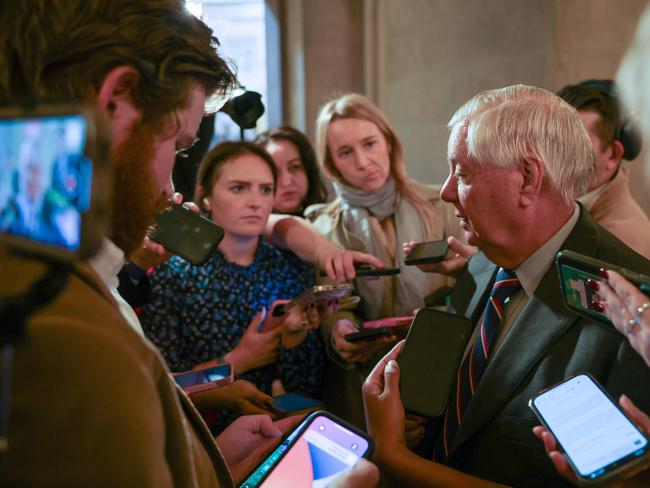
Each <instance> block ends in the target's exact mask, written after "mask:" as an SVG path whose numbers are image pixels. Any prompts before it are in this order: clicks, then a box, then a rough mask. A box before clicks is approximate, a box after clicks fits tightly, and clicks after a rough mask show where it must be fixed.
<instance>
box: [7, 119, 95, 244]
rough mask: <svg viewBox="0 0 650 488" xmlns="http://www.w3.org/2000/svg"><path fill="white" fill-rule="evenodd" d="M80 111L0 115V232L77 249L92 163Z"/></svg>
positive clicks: (83, 120)
mask: <svg viewBox="0 0 650 488" xmlns="http://www.w3.org/2000/svg"><path fill="white" fill-rule="evenodd" d="M87 130H88V128H87V119H86V118H85V117H84V116H83V115H82V114H63V115H50V116H44V117H38V118H36V117H30V118H2V119H0V140H2V141H5V142H6V144H5V145H4V147H3V149H2V151H1V152H0V167H1V168H2V174H3V178H2V179H0V232H2V233H4V234H10V235H12V236H16V237H21V238H25V239H28V240H31V241H36V242H38V243H41V244H45V245H48V246H58V247H63V248H65V249H67V250H69V251H73V252H74V251H77V250H78V249H79V247H80V245H81V235H82V233H81V221H82V218H81V216H82V214H83V213H84V212H85V211H86V210H88V208H89V206H90V190H91V172H92V166H91V162H90V160H89V159H87V158H86V156H85V151H86V136H87Z"/></svg>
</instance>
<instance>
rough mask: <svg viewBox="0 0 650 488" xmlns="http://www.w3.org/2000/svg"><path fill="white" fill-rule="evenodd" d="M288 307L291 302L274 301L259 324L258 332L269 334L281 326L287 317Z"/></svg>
mask: <svg viewBox="0 0 650 488" xmlns="http://www.w3.org/2000/svg"><path fill="white" fill-rule="evenodd" d="M290 306H291V300H275V301H274V302H273V303H272V304H271V308H270V309H269V312H268V313H267V314H266V317H264V320H263V321H262V323H261V324H260V327H259V331H260V332H269V331H272V330H273V329H275V328H276V327H279V326H280V325H282V324H283V323H284V321H285V319H286V317H287V312H288V311H289V307H290Z"/></svg>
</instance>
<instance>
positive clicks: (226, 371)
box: [173, 363, 234, 394]
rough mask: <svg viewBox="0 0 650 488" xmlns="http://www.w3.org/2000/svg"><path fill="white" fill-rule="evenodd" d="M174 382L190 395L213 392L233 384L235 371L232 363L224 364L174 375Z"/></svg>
mask: <svg viewBox="0 0 650 488" xmlns="http://www.w3.org/2000/svg"><path fill="white" fill-rule="evenodd" d="M173 376H174V380H175V381H176V383H178V385H179V386H180V387H181V388H183V390H185V391H186V392H187V393H188V394H189V393H198V392H200V391H205V390H211V389H212V388H217V387H219V386H224V385H229V384H230V383H232V382H233V379H234V376H233V370H232V366H231V365H230V363H222V364H218V365H216V366H210V367H208V368H203V369H195V370H193V371H187V372H185V373H177V374H174V375H173Z"/></svg>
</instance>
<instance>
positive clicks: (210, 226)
mask: <svg viewBox="0 0 650 488" xmlns="http://www.w3.org/2000/svg"><path fill="white" fill-rule="evenodd" d="M223 236H224V232H223V229H222V228H221V227H219V226H218V225H217V224H215V223H214V222H212V220H210V219H207V218H205V217H203V216H201V215H199V214H197V213H195V212H193V211H191V210H190V209H188V208H185V207H184V206H183V205H175V204H173V205H170V206H169V207H167V208H166V209H165V210H163V211H162V212H160V213H158V214H157V215H156V226H155V227H154V230H153V232H152V234H151V236H150V237H151V240H153V241H156V242H157V243H159V244H162V245H163V246H165V248H166V249H168V250H169V251H171V252H173V253H174V254H176V255H178V256H180V257H182V258H183V259H185V260H186V261H189V262H190V263H192V264H194V265H197V266H199V265H202V264H204V263H205V262H206V261H207V260H208V258H209V257H210V255H211V254H212V253H213V252H214V250H215V249H216V247H217V246H218V245H219V243H220V242H221V239H223Z"/></svg>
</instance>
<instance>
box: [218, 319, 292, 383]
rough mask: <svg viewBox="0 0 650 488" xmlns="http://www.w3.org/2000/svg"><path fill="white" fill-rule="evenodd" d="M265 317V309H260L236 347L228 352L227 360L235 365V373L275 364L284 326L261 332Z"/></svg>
mask: <svg viewBox="0 0 650 488" xmlns="http://www.w3.org/2000/svg"><path fill="white" fill-rule="evenodd" d="M263 317H264V309H262V310H261V311H259V312H258V313H257V315H256V316H255V317H254V318H253V320H252V321H251V323H250V324H248V327H247V328H246V331H245V332H244V335H242V337H241V339H240V340H239V342H238V343H237V345H236V346H235V348H234V349H233V350H232V351H230V352H229V353H228V354H226V361H227V362H229V363H231V364H232V365H233V367H234V368H235V374H241V373H244V372H246V371H249V370H251V369H257V368H261V367H262V366H266V365H267V364H273V363H274V362H275V360H276V358H277V356H278V349H279V348H280V334H281V333H282V328H281V327H278V328H275V329H273V330H271V331H269V332H259V324H260V322H261V321H262V318H263Z"/></svg>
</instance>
